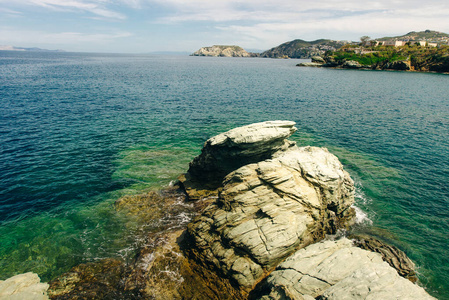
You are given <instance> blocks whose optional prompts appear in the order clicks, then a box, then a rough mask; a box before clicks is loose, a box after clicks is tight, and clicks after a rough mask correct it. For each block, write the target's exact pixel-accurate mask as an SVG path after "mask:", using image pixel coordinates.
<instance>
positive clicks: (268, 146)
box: [188, 121, 297, 184]
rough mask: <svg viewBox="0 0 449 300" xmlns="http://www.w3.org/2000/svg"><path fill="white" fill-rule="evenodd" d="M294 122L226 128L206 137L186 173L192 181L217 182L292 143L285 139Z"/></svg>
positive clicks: (291, 130) (271, 122) (291, 131)
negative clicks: (199, 151) (199, 153)
mask: <svg viewBox="0 0 449 300" xmlns="http://www.w3.org/2000/svg"><path fill="white" fill-rule="evenodd" d="M294 125H295V122H291V121H268V122H262V123H255V124H251V125H247V126H243V127H239V128H235V129H232V130H229V131H228V132H225V133H222V134H219V135H217V136H214V137H212V138H210V139H208V140H207V141H206V142H205V144H204V146H203V149H202V150H201V155H199V156H198V157H196V158H195V159H194V160H193V161H192V162H191V163H190V168H189V170H188V173H189V174H190V175H191V176H192V177H193V178H194V179H196V180H199V181H202V182H206V183H210V182H217V183H218V184H221V181H222V179H223V178H224V177H225V176H226V175H227V174H229V173H230V172H232V171H234V170H236V169H238V168H239V167H241V166H244V165H247V164H250V163H255V162H259V161H262V160H265V159H268V158H271V157H272V155H273V154H274V153H275V152H277V151H282V150H286V149H288V148H289V147H290V146H292V145H294V143H293V142H289V141H287V140H286V138H288V137H289V136H291V135H292V134H293V133H294V132H295V131H296V130H297V129H296V127H295V126H294Z"/></svg>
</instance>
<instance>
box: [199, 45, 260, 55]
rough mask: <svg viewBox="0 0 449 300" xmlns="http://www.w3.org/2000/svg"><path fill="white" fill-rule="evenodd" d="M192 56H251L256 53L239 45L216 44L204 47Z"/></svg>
mask: <svg viewBox="0 0 449 300" xmlns="http://www.w3.org/2000/svg"><path fill="white" fill-rule="evenodd" d="M192 56H222V57H251V56H255V55H254V54H252V53H249V52H246V50H244V49H243V48H241V47H239V46H222V45H214V46H212V47H202V48H201V49H199V50H197V51H195V52H194V53H193V54H192Z"/></svg>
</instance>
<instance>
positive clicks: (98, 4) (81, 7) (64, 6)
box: [0, 0, 139, 20]
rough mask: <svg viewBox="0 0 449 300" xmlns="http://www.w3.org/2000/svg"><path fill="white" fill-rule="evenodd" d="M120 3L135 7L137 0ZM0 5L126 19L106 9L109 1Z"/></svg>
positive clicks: (27, 0) (8, 1) (33, 0)
mask: <svg viewBox="0 0 449 300" xmlns="http://www.w3.org/2000/svg"><path fill="white" fill-rule="evenodd" d="M122 1H123V3H125V4H127V5H129V6H133V5H134V6H135V5H137V3H138V1H139V0H122ZM0 3H4V4H5V5H9V6H14V7H17V8H19V7H23V6H30V5H31V6H40V7H44V8H47V9H51V10H54V11H72V12H87V13H90V14H93V15H95V16H99V17H102V18H107V19H116V20H124V19H126V18H127V17H126V15H124V14H122V13H120V12H117V11H115V10H114V9H111V8H108V7H109V6H111V4H113V3H111V2H110V0H14V1H12V0H0ZM135 7H136V6H135ZM17 8H16V10H17Z"/></svg>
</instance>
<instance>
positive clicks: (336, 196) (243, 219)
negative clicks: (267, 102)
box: [188, 121, 354, 291]
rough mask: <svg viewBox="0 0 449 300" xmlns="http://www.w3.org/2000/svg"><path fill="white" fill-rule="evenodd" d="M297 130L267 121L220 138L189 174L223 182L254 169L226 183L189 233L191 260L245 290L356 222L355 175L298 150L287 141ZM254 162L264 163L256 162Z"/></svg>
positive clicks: (325, 156)
mask: <svg viewBox="0 0 449 300" xmlns="http://www.w3.org/2000/svg"><path fill="white" fill-rule="evenodd" d="M293 125H294V123H293V122H285V121H277V122H264V123H257V124H253V125H250V126H245V127H242V128H239V129H234V130H231V131H229V132H226V133H224V134H221V135H218V136H216V137H214V138H212V139H210V140H208V141H207V142H206V144H205V147H204V148H203V152H202V153H201V155H200V156H199V157H197V158H196V159H195V160H194V161H193V163H192V164H191V167H190V169H189V173H190V172H191V171H192V170H194V174H195V175H196V174H198V175H199V176H202V177H204V176H206V177H208V176H209V175H208V174H207V173H209V174H216V175H214V177H215V178H217V177H219V176H222V175H223V174H224V173H225V172H226V170H227V168H235V167H236V166H239V165H242V164H244V163H245V162H249V164H246V165H243V166H242V167H240V168H238V169H237V170H235V171H233V172H231V173H229V174H228V175H227V176H226V177H225V178H224V180H223V182H222V189H221V192H220V193H219V196H218V199H216V200H215V202H214V203H212V204H211V205H210V206H208V207H207V208H206V209H205V211H204V212H203V214H202V215H201V216H199V217H198V218H196V219H195V220H194V221H193V222H192V223H190V224H189V226H188V233H189V235H190V237H191V238H192V240H193V241H194V242H193V244H194V246H193V247H192V248H191V249H190V250H189V251H190V254H191V255H192V256H193V257H195V259H196V260H198V261H201V262H204V263H206V264H209V265H211V266H212V267H213V268H215V269H217V270H218V271H219V272H221V273H222V274H223V275H224V276H226V277H228V278H231V279H232V280H233V281H234V282H235V283H236V284H237V285H238V286H239V287H241V288H242V289H243V290H248V291H249V290H250V289H251V288H252V287H253V286H254V285H255V284H256V283H257V282H259V281H260V280H261V279H262V278H263V277H264V276H266V274H267V273H268V272H269V271H270V270H271V269H272V268H274V267H275V266H276V265H277V264H278V263H279V262H281V261H282V260H283V259H284V258H286V257H287V256H289V255H290V254H292V253H293V252H294V251H296V249H298V248H301V247H304V246H306V245H308V244H310V243H313V242H315V241H317V240H320V239H322V238H324V235H325V234H326V233H334V232H335V231H336V229H337V228H339V227H344V226H345V225H346V224H347V223H348V220H350V219H351V216H352V215H353V210H352V209H351V208H350V206H351V205H352V204H353V202H354V186H353V182H352V180H351V178H350V177H349V175H348V173H346V172H345V171H344V170H343V167H342V165H341V163H340V162H339V161H338V159H337V158H336V157H335V156H334V155H332V154H331V153H329V152H328V151H327V150H326V149H324V148H316V147H303V148H298V147H297V146H295V145H294V143H293V142H290V141H288V140H286V138H287V137H288V136H290V135H291V134H292V133H293V132H294V130H295V128H294V127H293ZM215 147H217V149H216V150H212V149H215ZM223 147H225V148H223ZM212 153H213V154H215V153H220V155H213V154H212ZM224 153H228V154H231V153H232V154H231V155H230V156H225V155H223V154H224ZM254 157H257V160H259V162H257V163H251V161H252V160H253V159H254ZM261 159H264V160H262V161H260V160H261ZM229 161H230V162H231V164H228V162H229ZM234 163H236V164H235V165H234ZM199 166H208V168H204V167H199ZM197 168H198V169H197ZM200 170H201V171H200Z"/></svg>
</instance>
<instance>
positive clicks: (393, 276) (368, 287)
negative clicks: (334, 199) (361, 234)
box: [251, 238, 435, 300]
mask: <svg viewBox="0 0 449 300" xmlns="http://www.w3.org/2000/svg"><path fill="white" fill-rule="evenodd" d="M251 298H252V299H263V300H268V299H329V300H331V299H333V300H339V299H435V298H433V297H431V296H429V295H428V294H427V293H426V292H425V290H424V289H423V288H421V287H420V286H418V285H416V284H413V283H412V282H410V281H409V280H407V279H405V278H402V277H400V276H399V275H398V273H397V272H396V271H395V270H394V269H393V268H391V267H390V266H389V265H388V264H387V263H386V262H384V261H383V259H382V257H381V255H380V254H378V253H375V252H371V251H367V250H363V249H360V248H358V247H355V246H353V244H352V242H351V241H350V240H349V239H347V238H343V239H340V240H337V241H330V240H327V241H322V242H319V243H316V244H313V245H310V246H308V247H306V248H303V249H301V250H299V251H297V252H296V253H295V254H293V255H292V256H290V257H289V258H288V259H287V260H285V262H283V263H282V264H280V265H279V266H278V267H277V268H276V270H275V271H273V272H272V273H271V274H270V276H268V277H267V279H266V280H265V281H264V282H262V283H261V284H260V285H259V286H258V287H257V288H256V289H255V290H254V291H253V293H252V295H251Z"/></svg>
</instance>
